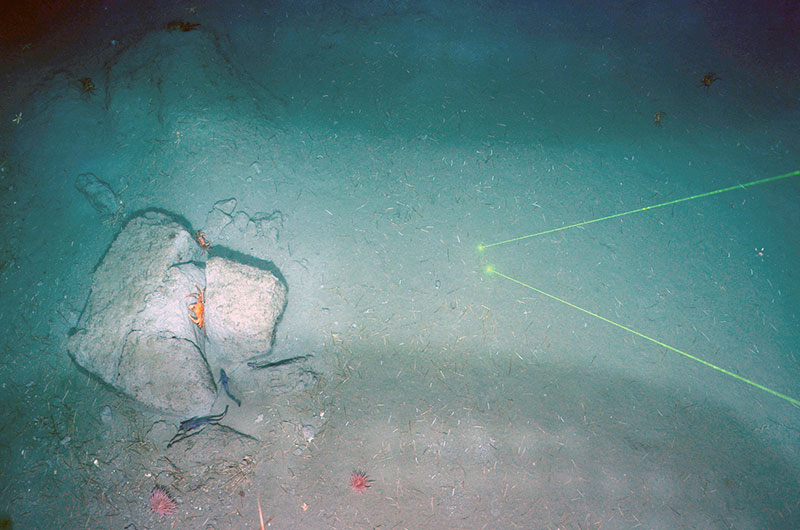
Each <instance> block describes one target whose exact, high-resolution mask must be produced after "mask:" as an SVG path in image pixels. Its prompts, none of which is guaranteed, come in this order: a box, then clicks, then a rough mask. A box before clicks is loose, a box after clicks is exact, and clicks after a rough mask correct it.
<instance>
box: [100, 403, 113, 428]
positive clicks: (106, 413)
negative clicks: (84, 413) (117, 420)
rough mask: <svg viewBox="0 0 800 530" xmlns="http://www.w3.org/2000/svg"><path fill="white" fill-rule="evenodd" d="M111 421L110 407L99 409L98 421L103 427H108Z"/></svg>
mask: <svg viewBox="0 0 800 530" xmlns="http://www.w3.org/2000/svg"><path fill="white" fill-rule="evenodd" d="M112 419H113V418H112V412H111V407H109V406H108V405H106V406H105V407H103V408H101V409H100V421H102V422H103V424H104V425H109V424H110V423H111V421H112Z"/></svg>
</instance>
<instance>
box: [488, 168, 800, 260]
mask: <svg viewBox="0 0 800 530" xmlns="http://www.w3.org/2000/svg"><path fill="white" fill-rule="evenodd" d="M795 175H800V169H798V170H795V171H792V172H790V173H784V174H783V175H777V176H775V177H768V178H765V179H761V180H754V181H752V182H747V183H745V184H736V185H735V186H728V187H727V188H722V189H719V190H714V191H708V192H706V193H701V194H699V195H692V196H691V197H684V198H683V199H675V200H674V201H667V202H662V203H661V204H653V205H650V206H645V207H644V208H637V209H635V210H630V211H627V212H622V213H615V214H612V215H606V216H605V217H598V218H597V219H592V220H590V221H583V222H581V223H575V224H571V225H568V226H562V227H559V228H551V229H550V230H545V231H544V232H537V233H535V234H528V235H525V236H519V237H515V238H512V239H506V240H505V241H498V242H496V243H489V244H488V245H483V244H481V245H478V250H485V249H487V248H491V247H496V246H499V245H505V244H506V243H513V242H515V241H522V240H523V239H528V238H531V237H537V236H543V235H545V234H552V233H553V232H558V231H559V230H567V229H568V228H577V227H579V226H586V225H589V224H592V223H597V222H600V221H607V220H609V219H616V218H617V217H622V216H624V215H630V214H632V213H638V212H646V211H647V210H654V209H656V208H663V207H664V206H670V205H673V204H678V203H681V202H686V201H691V200H693V199H702V198H703V197H709V196H711V195H718V194H720V193H725V192H726V191H733V190H737V189H744V188H749V187H751V186H757V185H758V184H766V183H767V182H772V181H774V180H781V179H785V178H789V177H794V176H795Z"/></svg>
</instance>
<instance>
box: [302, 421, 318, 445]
mask: <svg viewBox="0 0 800 530" xmlns="http://www.w3.org/2000/svg"><path fill="white" fill-rule="evenodd" d="M316 435H317V428H316V427H314V426H313V425H303V438H305V440H306V441H307V442H310V441H311V440H313V439H314V436H316Z"/></svg>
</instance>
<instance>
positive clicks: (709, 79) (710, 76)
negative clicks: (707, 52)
mask: <svg viewBox="0 0 800 530" xmlns="http://www.w3.org/2000/svg"><path fill="white" fill-rule="evenodd" d="M720 79H722V78H721V77H718V76H717V74H715V73H714V72H708V73H707V74H706V75H704V76H703V78H702V79H700V86H702V87H705V89H706V91H708V87H710V86H711V83H713V82H714V81H719V80H720Z"/></svg>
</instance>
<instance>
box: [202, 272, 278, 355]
mask: <svg viewBox="0 0 800 530" xmlns="http://www.w3.org/2000/svg"><path fill="white" fill-rule="evenodd" d="M205 296H206V312H205V319H206V333H207V334H208V339H209V350H208V353H209V357H210V359H209V360H210V362H212V364H215V365H217V364H219V365H223V366H225V365H230V364H232V363H240V362H242V361H245V360H247V359H249V358H251V357H254V356H257V355H263V354H265V353H267V352H268V351H269V349H270V348H271V346H272V340H273V338H274V336H275V325H276V324H277V322H278V319H279V318H280V316H281V314H282V313H283V309H284V307H285V306H286V285H284V283H283V282H282V281H281V280H280V279H279V278H278V277H277V276H276V275H274V274H273V273H272V272H270V271H269V270H268V269H266V268H260V267H257V266H254V265H247V264H244V263H239V262H236V261H231V260H229V259H225V258H221V257H213V258H210V259H209V260H208V261H207V262H206V295H205ZM212 359H213V360H212Z"/></svg>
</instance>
